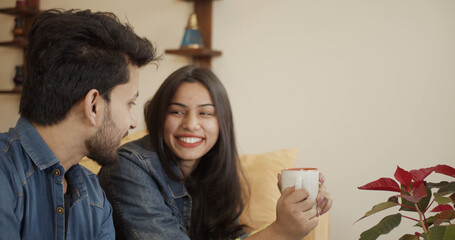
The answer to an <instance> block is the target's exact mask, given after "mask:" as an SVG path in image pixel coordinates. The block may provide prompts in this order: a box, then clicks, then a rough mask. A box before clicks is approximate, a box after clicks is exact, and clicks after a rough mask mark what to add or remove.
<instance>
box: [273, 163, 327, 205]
mask: <svg viewBox="0 0 455 240" xmlns="http://www.w3.org/2000/svg"><path fill="white" fill-rule="evenodd" d="M292 186H295V189H300V188H305V189H306V190H307V191H308V193H309V198H310V199H312V200H315V201H316V197H317V196H318V192H319V171H318V169H317V168H288V169H283V170H281V191H284V189H286V188H288V187H292ZM315 207H316V205H315V206H314V207H313V208H315Z"/></svg>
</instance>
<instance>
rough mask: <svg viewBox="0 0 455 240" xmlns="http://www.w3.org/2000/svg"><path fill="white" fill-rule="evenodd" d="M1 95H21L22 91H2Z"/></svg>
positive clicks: (0, 91)
mask: <svg viewBox="0 0 455 240" xmlns="http://www.w3.org/2000/svg"><path fill="white" fill-rule="evenodd" d="M0 94H21V91H20V90H16V89H13V90H0Z"/></svg>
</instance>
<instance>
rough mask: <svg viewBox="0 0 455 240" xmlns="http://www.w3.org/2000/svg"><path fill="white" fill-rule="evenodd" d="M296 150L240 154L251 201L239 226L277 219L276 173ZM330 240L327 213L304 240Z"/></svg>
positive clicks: (91, 166) (88, 163) (86, 162)
mask: <svg viewBox="0 0 455 240" xmlns="http://www.w3.org/2000/svg"><path fill="white" fill-rule="evenodd" d="M146 134H147V130H140V131H136V132H134V133H132V134H130V135H128V136H126V137H125V138H124V139H123V140H122V144H124V143H127V142H129V141H133V140H136V139H139V138H141V137H143V136H145V135H146ZM297 153H298V150H297V149H282V150H276V151H272V152H267V153H262V154H242V155H240V164H241V166H242V168H243V171H244V173H245V176H246V178H247V180H248V182H249V187H250V198H249V201H248V203H247V204H246V208H245V210H244V211H243V213H242V215H241V216H240V219H239V221H240V223H242V224H246V225H248V226H250V227H251V228H252V229H251V230H256V229H260V228H261V227H263V226H264V225H265V224H270V223H272V222H273V221H274V220H275V218H276V202H277V200H278V198H279V197H280V192H279V190H278V186H277V174H278V173H279V172H281V169H283V168H291V167H294V165H295V161H296V158H297ZM80 164H82V165H83V166H85V167H86V168H88V169H89V170H91V171H92V172H94V173H98V172H99V170H100V168H101V167H100V166H99V165H98V164H97V163H96V162H94V161H92V160H91V159H89V158H86V157H85V158H83V159H82V160H81V162H80ZM315 239H317V240H329V214H328V213H326V214H324V215H323V216H321V217H319V225H318V226H317V227H316V229H315V230H313V231H312V232H311V233H310V234H309V235H308V236H306V237H305V238H304V239H303V240H315Z"/></svg>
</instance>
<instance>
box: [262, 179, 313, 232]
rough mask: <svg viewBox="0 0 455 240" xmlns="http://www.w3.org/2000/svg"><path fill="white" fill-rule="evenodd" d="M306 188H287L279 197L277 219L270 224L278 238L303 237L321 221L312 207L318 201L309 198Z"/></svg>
mask: <svg viewBox="0 0 455 240" xmlns="http://www.w3.org/2000/svg"><path fill="white" fill-rule="evenodd" d="M308 196H309V194H308V192H307V190H305V189H298V190H295V189H294V187H289V188H286V189H285V190H284V191H283V193H282V194H281V197H280V198H279V199H278V202H277V207H276V215H277V217H276V221H275V222H274V223H272V224H271V225H270V228H271V229H270V230H272V231H273V232H274V233H275V234H276V236H279V238H277V239H301V238H303V237H304V236H306V235H307V234H308V233H309V232H310V231H311V230H313V229H314V228H315V227H316V226H317V225H318V223H319V220H318V218H317V216H316V214H317V212H316V210H315V209H312V207H313V206H314V204H316V202H315V201H314V200H311V199H309V198H308Z"/></svg>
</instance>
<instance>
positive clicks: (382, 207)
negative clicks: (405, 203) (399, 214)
mask: <svg viewBox="0 0 455 240" xmlns="http://www.w3.org/2000/svg"><path fill="white" fill-rule="evenodd" d="M398 205H399V204H398V203H395V202H383V203H379V204H377V205H375V206H374V207H373V208H372V209H371V210H370V211H368V212H366V213H365V215H364V216H363V217H361V218H360V219H359V220H357V221H355V222H358V221H360V220H362V219H364V218H366V217H368V216H371V215H373V214H375V213H377V212H380V211H382V210H385V209H388V208H391V207H394V206H398Z"/></svg>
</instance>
